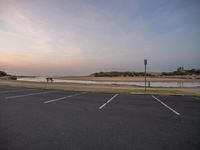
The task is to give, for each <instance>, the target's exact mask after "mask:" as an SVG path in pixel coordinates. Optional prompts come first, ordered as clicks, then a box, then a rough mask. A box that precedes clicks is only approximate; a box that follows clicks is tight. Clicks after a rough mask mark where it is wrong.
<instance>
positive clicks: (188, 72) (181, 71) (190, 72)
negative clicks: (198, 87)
mask: <svg viewBox="0 0 200 150" xmlns="http://www.w3.org/2000/svg"><path fill="white" fill-rule="evenodd" d="M162 75H163V76H174V75H200V69H190V70H185V69H184V68H183V67H179V68H177V70H176V71H173V72H162Z"/></svg>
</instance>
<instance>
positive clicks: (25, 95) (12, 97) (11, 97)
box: [5, 91, 57, 99]
mask: <svg viewBox="0 0 200 150" xmlns="http://www.w3.org/2000/svg"><path fill="white" fill-rule="evenodd" d="M53 92H57V91H46V92H39V93H31V94H24V95H15V96H9V97H5V99H14V98H20V97H27V96H34V95H40V94H46V93H53Z"/></svg>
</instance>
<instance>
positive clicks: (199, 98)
mask: <svg viewBox="0 0 200 150" xmlns="http://www.w3.org/2000/svg"><path fill="white" fill-rule="evenodd" d="M192 98H193V99H198V100H199V99H200V98H199V97H192Z"/></svg>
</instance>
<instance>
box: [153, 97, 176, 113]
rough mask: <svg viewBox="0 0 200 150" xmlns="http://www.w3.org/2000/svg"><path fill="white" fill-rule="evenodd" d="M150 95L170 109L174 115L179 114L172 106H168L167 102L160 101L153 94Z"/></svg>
mask: <svg viewBox="0 0 200 150" xmlns="http://www.w3.org/2000/svg"><path fill="white" fill-rule="evenodd" d="M152 97H153V98H154V99H155V100H156V101H158V102H159V103H161V104H162V105H163V106H165V107H166V108H167V109H169V110H171V111H172V112H173V113H175V114H176V115H180V113H178V112H177V111H175V110H174V109H173V108H171V107H170V106H168V105H167V104H165V103H164V102H162V101H161V100H159V99H158V98H157V97H155V96H153V95H152Z"/></svg>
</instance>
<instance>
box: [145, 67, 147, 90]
mask: <svg viewBox="0 0 200 150" xmlns="http://www.w3.org/2000/svg"><path fill="white" fill-rule="evenodd" d="M146 74H147V65H145V92H146V90H147V89H146V85H147V76H146Z"/></svg>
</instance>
